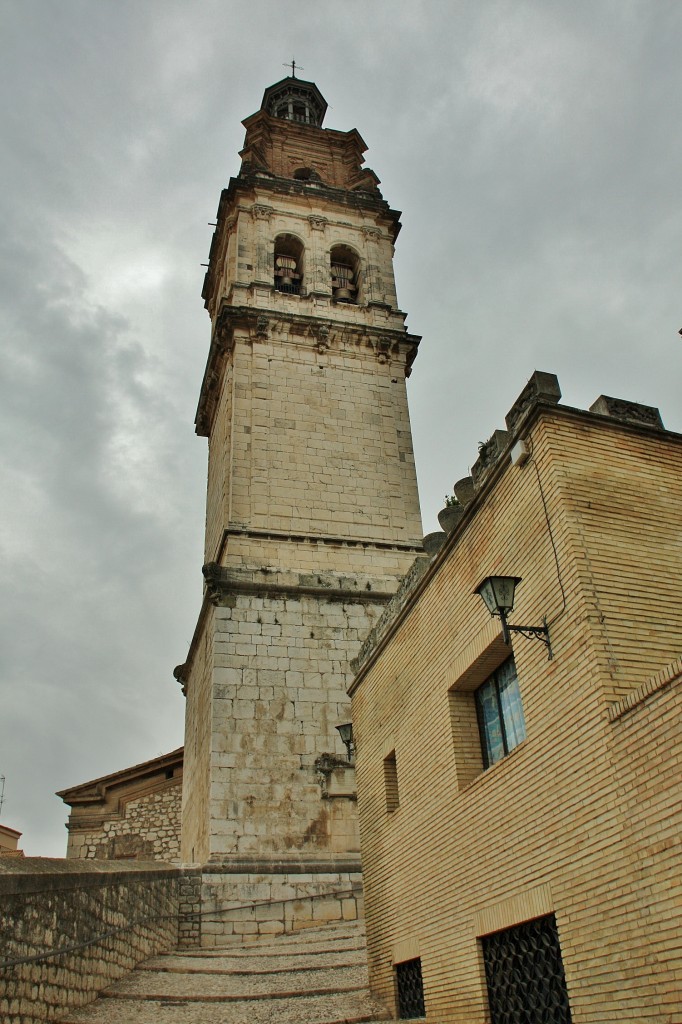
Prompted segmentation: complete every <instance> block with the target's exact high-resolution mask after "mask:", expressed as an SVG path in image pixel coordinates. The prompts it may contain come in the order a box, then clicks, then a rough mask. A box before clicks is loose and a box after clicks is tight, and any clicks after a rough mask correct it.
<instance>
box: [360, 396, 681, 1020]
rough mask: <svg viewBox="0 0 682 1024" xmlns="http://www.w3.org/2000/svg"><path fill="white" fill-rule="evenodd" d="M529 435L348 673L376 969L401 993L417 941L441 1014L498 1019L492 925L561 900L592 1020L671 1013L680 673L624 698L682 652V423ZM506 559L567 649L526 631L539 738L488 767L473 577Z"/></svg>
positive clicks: (384, 983)
mask: <svg viewBox="0 0 682 1024" xmlns="http://www.w3.org/2000/svg"><path fill="white" fill-rule="evenodd" d="M528 443H529V445H530V446H531V448H532V457H531V460H530V461H529V462H528V463H527V464H526V465H525V466H524V467H513V466H511V465H508V467H507V469H506V471H505V472H504V474H503V475H502V476H501V477H500V478H499V479H498V480H497V481H496V482H495V483H494V486H492V489H491V490H490V491H489V493H488V494H487V496H486V497H485V499H484V500H483V501H482V503H481V506H480V507H479V509H478V511H477V512H476V513H475V515H473V517H472V519H471V520H470V521H469V522H468V524H467V523H466V522H465V523H464V525H463V526H462V528H461V533H460V535H459V536H458V538H457V540H456V542H455V543H454V546H453V547H452V549H451V550H450V551H449V553H447V555H446V556H445V557H444V560H443V562H442V564H441V565H440V568H439V571H437V572H436V573H435V574H434V575H433V576H432V577H431V578H430V580H428V582H427V585H426V587H425V589H424V591H423V592H422V594H421V596H420V598H419V600H418V602H417V603H416V605H415V606H414V607H413V608H412V610H411V611H410V612H409V613H408V614H407V616H406V617H405V618H404V620H403V621H402V622H401V623H400V624H399V625H398V626H397V628H396V630H395V632H394V634H393V635H392V636H391V639H390V642H389V643H388V644H387V645H386V647H385V648H384V649H382V650H381V651H380V653H379V656H378V658H377V660H376V661H375V663H374V664H372V665H371V666H370V667H369V669H368V671H367V673H366V675H365V676H364V677H361V678H360V681H359V682H358V683H357V684H356V688H355V689H354V691H353V722H354V729H355V734H356V739H357V778H358V800H359V812H360V826H361V841H362V854H363V870H364V878H365V891H366V898H367V919H368V921H367V926H368V940H369V955H370V971H371V980H372V985H373V987H374V990H375V991H376V993H377V994H378V995H380V996H381V997H382V998H384V999H385V1000H386V1001H387V1002H389V1004H393V999H394V990H393V963H394V961H398V960H401V959H406V958H410V957H412V956H421V959H422V969H423V973H424V983H425V995H426V1005H427V1014H428V1020H429V1021H438V1022H458V1024H465V1022H466V1024H478V1022H484V1021H486V1020H487V1019H488V1018H487V1002H486V997H485V982H484V977H483V973H482V957H481V950H480V944H479V943H478V941H477V939H478V937H480V936H481V935H483V934H485V933H486V932H490V931H493V930H499V929H500V928H505V927H510V926H512V925H515V924H518V923H521V922H522V921H524V920H527V919H530V918H532V917H534V916H539V915H542V914H545V913H551V912H553V913H555V914H556V919H557V924H558V929H559V935H560V941H561V945H562V950H563V957H564V966H565V969H566V976H567V984H568V989H569V996H570V1000H571V1007H572V1013H573V1021H574V1024H587V1022H588V1021H589V1022H595V1021H598V1020H599V1021H609V1022H612V1021H616V1020H632V1021H638V1022H639V1021H651V1022H653V1021H656V1022H657V1024H658V1022H663V1021H667V1022H671V1021H673V1020H676V1019H677V1018H675V1016H674V1012H675V1011H674V1010H673V1007H674V1006H675V1000H676V999H677V1005H678V1006H679V1003H680V1000H679V996H680V979H681V978H682V961H681V959H680V951H679V942H674V941H673V940H672V938H671V935H672V930H673V929H674V926H675V925H674V921H675V918H676V916H677V920H679V913H680V910H681V909H682V894H681V890H680V878H681V877H682V873H681V871H680V868H681V867H682V864H680V847H679V839H678V836H679V831H678V829H679V798H680V785H679V771H678V769H679V764H680V757H681V750H680V725H679V683H676V684H675V685H673V684H672V683H670V684H669V685H668V686H667V688H666V687H664V689H662V690H656V691H655V692H654V693H653V694H648V691H647V696H646V697H645V699H644V703H642V704H641V705H637V708H636V709H635V710H631V711H629V712H628V714H626V715H625V716H623V717H620V718H616V719H615V720H614V722H610V721H609V708H610V707H613V706H614V705H613V702H614V701H615V700H617V699H618V697H619V696H625V695H627V694H628V693H630V694H632V693H635V692H636V690H637V687H640V686H641V685H642V684H643V683H644V682H645V680H646V679H648V678H650V677H652V676H655V675H656V673H657V672H659V671H661V670H664V669H665V667H666V666H667V665H670V664H671V663H672V662H674V659H675V658H676V657H678V656H679V653H680V646H681V644H680V640H679V637H680V635H681V634H682V602H680V600H679V596H678V595H676V594H675V593H674V592H673V591H674V581H675V580H679V578H680V575H681V571H682V547H681V546H680V544H679V537H680V529H681V514H680V509H681V508H682V501H681V499H682V494H681V493H680V490H681V488H682V484H681V481H680V473H679V468H680V451H681V449H680V439H679V438H675V437H671V436H669V435H668V436H666V435H663V434H661V435H656V434H654V433H653V432H645V431H637V430H633V429H629V428H627V427H621V426H619V425H618V424H612V423H609V422H608V421H604V420H598V419H597V418H596V417H590V416H587V415H584V416H582V417H581V416H578V415H574V414H571V413H569V412H562V411H558V412H546V413H543V414H542V415H541V418H540V419H539V420H537V421H536V422H535V425H534V427H533V429H532V431H531V435H530V437H529V438H528ZM492 573H501V574H509V575H518V576H521V577H522V578H523V582H522V583H521V585H520V587H519V589H518V591H517V603H516V608H515V611H514V613H513V615H512V617H511V621H512V622H516V623H523V624H535V625H539V624H540V620H541V618H542V616H543V615H546V616H547V618H548V620H549V622H550V629H551V637H552V646H553V650H554V659H553V660H552V661H548V660H547V657H546V651H545V649H544V647H543V646H542V645H541V644H540V643H538V642H537V641H532V640H527V639H524V638H521V637H518V636H517V637H515V638H514V645H513V646H514V653H515V657H516V664H517V671H518V677H519V686H520V690H521V697H522V701H523V707H524V713H525V720H526V729H527V738H526V740H525V741H524V742H523V743H521V744H520V745H519V746H518V747H517V748H516V749H515V750H513V751H512V752H511V753H510V754H509V755H508V756H507V757H506V758H504V759H503V760H502V761H500V762H498V763H497V764H496V765H494V766H493V767H491V768H490V769H488V770H487V771H485V772H484V771H483V770H482V761H481V755H480V744H479V742H478V735H477V727H476V721H475V715H474V713H473V696H472V691H473V689H475V687H476V686H477V685H479V684H480V683H481V682H483V680H484V679H485V678H486V676H487V675H488V674H489V673H490V671H492V669H494V667H495V666H496V664H499V663H500V662H501V660H502V659H503V658H504V657H505V650H504V645H503V644H502V643H501V640H500V633H499V628H498V625H499V624H498V622H497V620H492V619H491V618H490V617H489V615H488V613H487V611H486V610H485V608H484V607H483V603H482V602H481V601H480V599H479V598H478V597H477V596H476V595H474V594H473V591H474V588H475V587H476V586H477V585H478V583H479V582H480V581H481V580H482V579H483V577H485V576H487V575H489V574H492ZM668 580H670V581H671V582H670V583H668ZM645 690H646V688H645ZM675 706H676V708H677V710H676V711H675V710H674V708H675ZM393 750H394V751H395V758H396V768H397V776H398V788H399V807H398V808H397V809H396V810H394V811H392V812H387V810H386V793H385V782H384V759H385V758H386V757H387V756H388V755H390V753H391V752H392V751H393ZM673 821H674V823H675V824H674V825H673V824H672V823H673Z"/></svg>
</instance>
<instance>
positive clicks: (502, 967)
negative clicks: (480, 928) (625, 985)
mask: <svg viewBox="0 0 682 1024" xmlns="http://www.w3.org/2000/svg"><path fill="white" fill-rule="evenodd" d="M481 943H482V946H483V960H484V962H485V978H486V983H487V986H488V1004H489V1006H490V1020H491V1024H571V1011H570V1007H569V1003H568V991H567V989H566V978H565V976H564V965H563V961H562V959H561V947H560V946H559V934H558V932H557V927H556V920H555V918H554V915H553V914H550V915H549V916H548V917H540V918H537V919H536V920H535V921H528V922H526V924H520V925H517V926H516V927H515V928H506V929H505V930H504V931H501V932H495V934H494V935H487V936H486V937H485V938H484V939H481Z"/></svg>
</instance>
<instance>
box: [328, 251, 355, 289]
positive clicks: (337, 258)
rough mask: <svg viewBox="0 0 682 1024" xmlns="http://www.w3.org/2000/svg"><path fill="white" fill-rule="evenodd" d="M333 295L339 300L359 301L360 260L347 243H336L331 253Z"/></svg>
mask: <svg viewBox="0 0 682 1024" xmlns="http://www.w3.org/2000/svg"><path fill="white" fill-rule="evenodd" d="M330 258H331V272H332V297H333V298H335V299H336V301H337V302H357V301H358V290H359V287H360V260H359V259H358V257H357V256H356V254H355V253H354V252H353V250H352V249H349V248H348V246H347V245H335V246H334V248H333V249H332V251H331V253H330Z"/></svg>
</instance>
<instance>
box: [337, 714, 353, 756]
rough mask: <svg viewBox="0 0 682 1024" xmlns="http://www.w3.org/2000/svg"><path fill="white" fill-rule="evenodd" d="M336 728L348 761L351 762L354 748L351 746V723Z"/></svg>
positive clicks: (344, 723)
mask: <svg viewBox="0 0 682 1024" xmlns="http://www.w3.org/2000/svg"><path fill="white" fill-rule="evenodd" d="M336 728H337V729H338V731H339V736H340V737H341V739H342V740H343V742H344V744H345V747H346V750H347V751H348V760H349V761H352V760H353V751H354V750H355V747H354V745H353V723H352V722H343V723H342V724H341V725H337V726H336Z"/></svg>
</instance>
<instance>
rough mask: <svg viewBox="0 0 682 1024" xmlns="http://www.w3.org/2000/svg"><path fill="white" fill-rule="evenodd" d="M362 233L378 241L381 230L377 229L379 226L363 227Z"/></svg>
mask: <svg viewBox="0 0 682 1024" xmlns="http://www.w3.org/2000/svg"><path fill="white" fill-rule="evenodd" d="M362 233H363V235H364V236H365V238H373V239H375V240H376V241H378V240H379V239H380V238H381V231H380V230H379V228H368V227H364V228H363V229H362Z"/></svg>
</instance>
